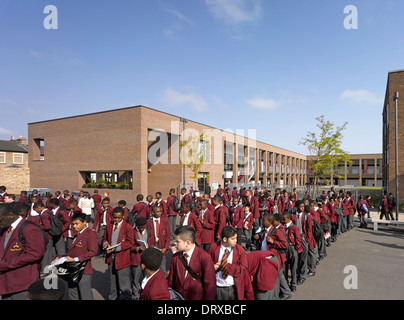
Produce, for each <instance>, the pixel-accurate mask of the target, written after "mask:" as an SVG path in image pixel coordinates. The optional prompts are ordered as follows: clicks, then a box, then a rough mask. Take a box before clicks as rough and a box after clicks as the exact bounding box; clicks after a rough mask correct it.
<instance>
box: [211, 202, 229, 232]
mask: <svg viewBox="0 0 404 320" xmlns="http://www.w3.org/2000/svg"><path fill="white" fill-rule="evenodd" d="M214 217H215V237H216V238H218V237H220V236H221V233H222V229H223V227H224V226H226V225H227V222H226V211H225V207H224V206H223V205H221V206H219V207H218V208H217V209H216V210H215V212H214ZM215 240H216V239H215Z"/></svg>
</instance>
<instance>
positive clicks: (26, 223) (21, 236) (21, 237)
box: [18, 220, 49, 255]
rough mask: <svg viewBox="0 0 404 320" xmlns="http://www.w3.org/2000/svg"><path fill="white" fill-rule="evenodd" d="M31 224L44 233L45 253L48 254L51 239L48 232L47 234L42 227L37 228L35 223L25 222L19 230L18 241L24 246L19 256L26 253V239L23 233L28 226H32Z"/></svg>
mask: <svg viewBox="0 0 404 320" xmlns="http://www.w3.org/2000/svg"><path fill="white" fill-rule="evenodd" d="M30 224H32V225H34V226H35V227H36V228H38V229H39V230H40V231H41V233H42V236H43V240H44V253H45V252H46V249H47V248H48V243H49V238H48V235H47V234H46V232H45V231H44V230H43V229H42V228H41V227H39V226H37V225H36V224H35V223H33V222H32V221H29V220H25V221H24V222H23V223H22V224H21V226H20V228H19V229H18V240H19V241H20V242H21V244H22V250H21V251H20V253H19V254H18V255H21V254H22V253H23V252H24V250H25V239H24V237H23V235H22V231H23V230H24V228H25V227H26V226H27V225H30Z"/></svg>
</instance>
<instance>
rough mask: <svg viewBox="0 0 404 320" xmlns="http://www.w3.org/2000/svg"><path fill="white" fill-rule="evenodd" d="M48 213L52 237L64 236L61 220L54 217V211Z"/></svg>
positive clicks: (49, 231)
mask: <svg viewBox="0 0 404 320" xmlns="http://www.w3.org/2000/svg"><path fill="white" fill-rule="evenodd" d="M47 212H48V214H49V216H50V229H49V230H48V233H49V234H50V235H51V236H52V237H57V236H60V235H61V234H62V222H61V221H60V218H58V217H57V216H56V215H54V214H53V212H52V211H47Z"/></svg>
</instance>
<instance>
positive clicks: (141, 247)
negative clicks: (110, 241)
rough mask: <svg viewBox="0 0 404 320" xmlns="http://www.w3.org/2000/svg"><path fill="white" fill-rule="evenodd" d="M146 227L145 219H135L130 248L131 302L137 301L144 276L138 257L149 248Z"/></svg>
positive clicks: (148, 233)
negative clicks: (133, 239)
mask: <svg viewBox="0 0 404 320" xmlns="http://www.w3.org/2000/svg"><path fill="white" fill-rule="evenodd" d="M146 225H147V219H146V218H145V217H139V218H137V219H136V221H135V226H134V229H133V233H134V237H135V244H134V245H133V246H132V247H131V248H130V265H131V267H130V269H131V274H132V299H133V300H139V297H140V290H141V283H142V280H143V278H144V276H145V273H144V271H143V270H142V268H141V266H140V256H141V255H142V253H143V252H144V251H145V250H146V249H147V248H149V246H150V235H151V230H150V229H147V228H146ZM160 265H161V263H160ZM160 265H159V266H160Z"/></svg>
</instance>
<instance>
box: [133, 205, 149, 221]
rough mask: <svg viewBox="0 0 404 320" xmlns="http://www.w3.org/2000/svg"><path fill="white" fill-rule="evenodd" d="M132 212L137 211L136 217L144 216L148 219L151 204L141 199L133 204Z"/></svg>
mask: <svg viewBox="0 0 404 320" xmlns="http://www.w3.org/2000/svg"><path fill="white" fill-rule="evenodd" d="M131 213H132V214H135V213H137V216H136V218H139V217H143V218H146V219H147V215H148V214H149V205H148V204H147V202H143V201H140V202H138V203H136V204H135V205H134V206H133V208H132V211H131Z"/></svg>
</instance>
